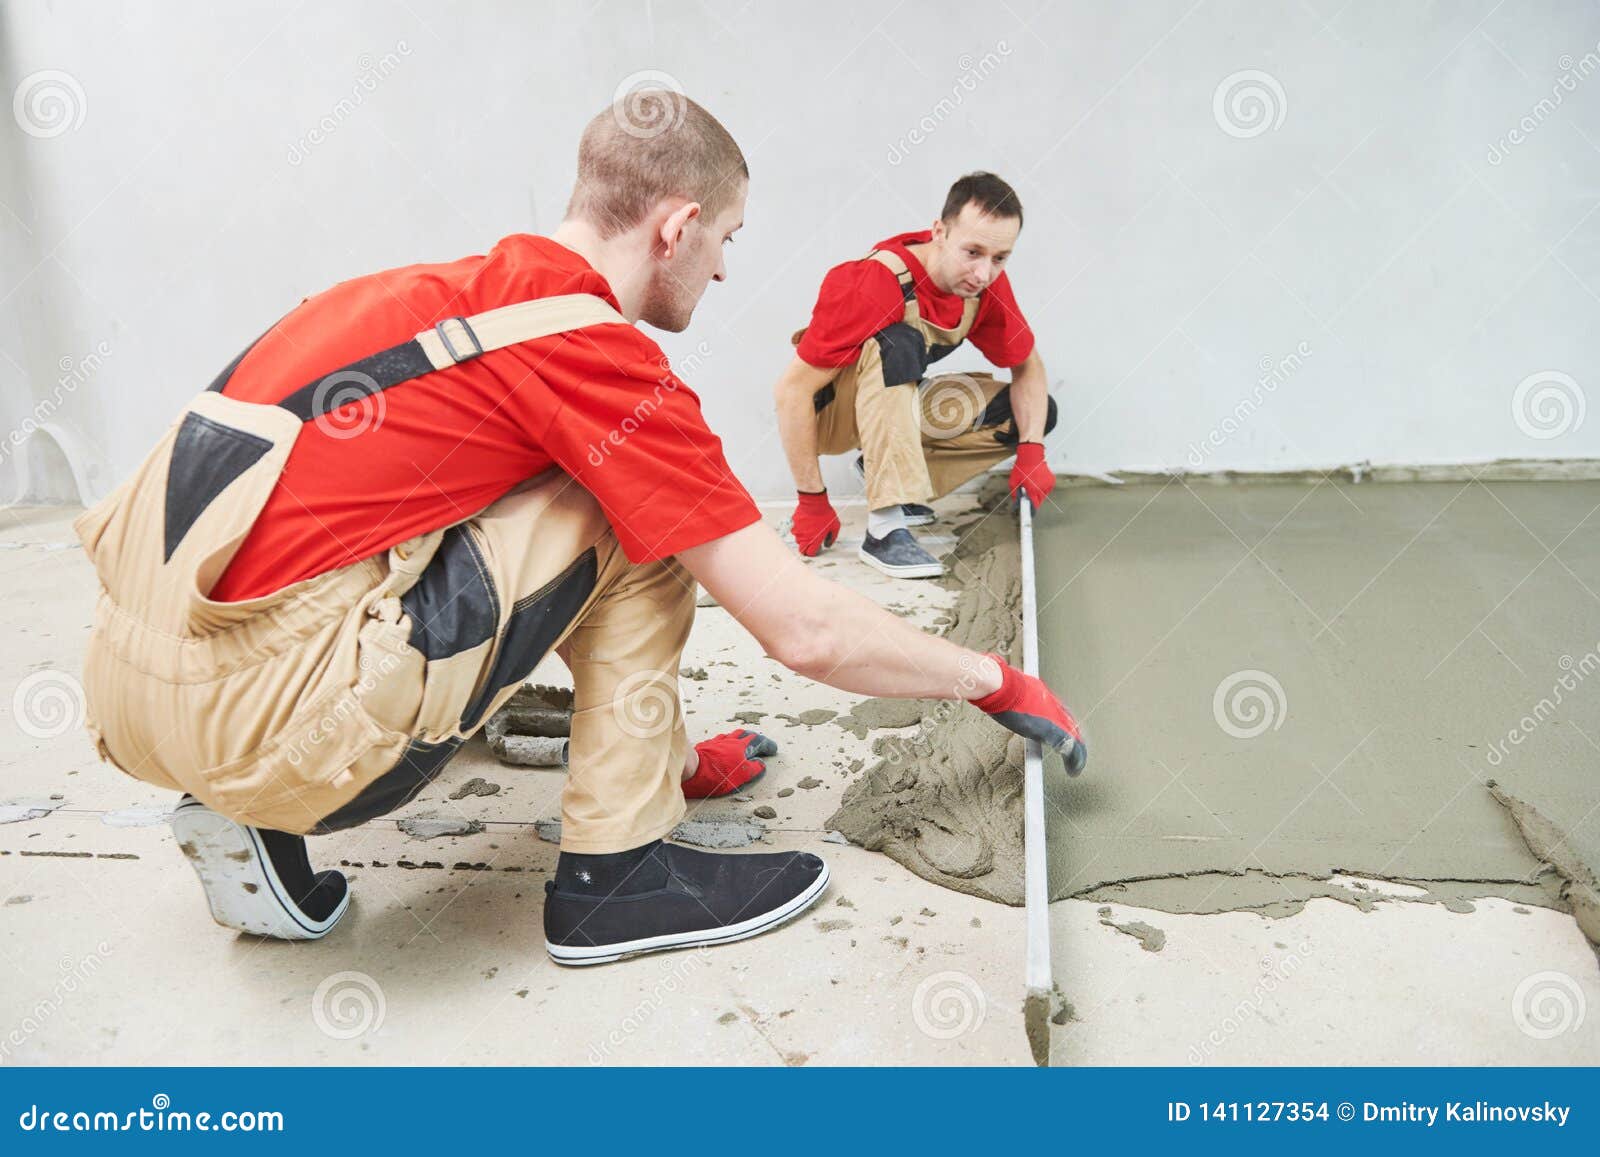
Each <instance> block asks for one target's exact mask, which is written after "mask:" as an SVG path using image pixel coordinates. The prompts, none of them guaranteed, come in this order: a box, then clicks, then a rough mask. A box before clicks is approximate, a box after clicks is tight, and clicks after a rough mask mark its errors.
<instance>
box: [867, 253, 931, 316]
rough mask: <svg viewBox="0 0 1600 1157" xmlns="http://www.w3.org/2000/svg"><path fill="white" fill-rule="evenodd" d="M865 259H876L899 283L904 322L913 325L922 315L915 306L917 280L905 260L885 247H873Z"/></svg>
mask: <svg viewBox="0 0 1600 1157" xmlns="http://www.w3.org/2000/svg"><path fill="white" fill-rule="evenodd" d="M865 260H868V261H876V262H877V263H878V264H879V265H882V266H883V267H884V268H885V269H887V270H888V271H889V272H890V273H892V274H894V277H895V280H896V281H898V282H899V283H900V296H901V297H902V298H904V299H905V303H906V313H905V319H904V320H905V323H906V324H907V325H915V324H916V323H917V320H918V318H920V317H921V316H922V314H921V311H920V310H919V309H918V308H917V280H916V278H914V277H913V276H912V275H911V270H910V269H908V268H907V267H906V263H905V260H904V259H903V258H902V257H901V256H900V255H899V254H898V253H891V252H890V251H889V250H887V249H874V250H873V251H872V252H871V253H869V254H867V256H866V258H865Z"/></svg>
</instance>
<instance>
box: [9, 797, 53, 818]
mask: <svg viewBox="0 0 1600 1157" xmlns="http://www.w3.org/2000/svg"><path fill="white" fill-rule="evenodd" d="M60 806H61V804H60V802H58V801H56V800H40V799H25V800H22V801H21V802H19V803H8V804H0V824H20V823H24V822H26V821H27V820H38V819H43V818H44V817H45V816H47V815H49V814H50V813H51V812H53V811H55V810H56V809H57V808H58V807H60Z"/></svg>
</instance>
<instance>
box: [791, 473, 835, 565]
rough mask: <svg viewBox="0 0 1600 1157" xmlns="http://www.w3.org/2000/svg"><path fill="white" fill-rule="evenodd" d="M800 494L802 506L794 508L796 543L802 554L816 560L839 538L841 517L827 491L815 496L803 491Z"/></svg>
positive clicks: (821, 491)
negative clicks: (819, 554) (818, 555)
mask: <svg viewBox="0 0 1600 1157" xmlns="http://www.w3.org/2000/svg"><path fill="white" fill-rule="evenodd" d="M799 494H800V505H799V506H796V507H795V508H794V543H795V545H796V546H798V547H799V548H800V553H801V554H803V555H805V556H806V557H807V558H814V557H815V556H816V555H817V553H818V552H819V551H822V550H823V549H825V548H827V547H830V546H832V545H833V540H834V539H836V538H838V537H839V516H838V515H837V514H835V513H834V512H833V504H832V503H831V502H829V501H828V492H827V491H826V490H818V491H817V492H816V493H815V494H813V493H811V492H809V491H806V490H802V491H800V492H799Z"/></svg>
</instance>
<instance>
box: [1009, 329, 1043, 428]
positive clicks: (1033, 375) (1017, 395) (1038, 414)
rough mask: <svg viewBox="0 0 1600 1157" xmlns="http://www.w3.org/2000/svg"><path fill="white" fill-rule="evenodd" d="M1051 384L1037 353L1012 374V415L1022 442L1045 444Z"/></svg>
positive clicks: (1030, 355) (1031, 355)
mask: <svg viewBox="0 0 1600 1157" xmlns="http://www.w3.org/2000/svg"><path fill="white" fill-rule="evenodd" d="M1049 394H1050V383H1049V379H1048V378H1047V377H1046V375H1045V371H1044V362H1043V360H1042V359H1040V357H1039V351H1038V350H1035V351H1034V352H1033V353H1031V354H1029V355H1028V360H1027V361H1025V362H1023V363H1022V364H1021V365H1019V366H1018V367H1017V368H1016V369H1014V370H1013V371H1012V372H1011V412H1012V414H1013V415H1014V416H1015V417H1016V420H1017V436H1018V438H1019V439H1020V440H1021V441H1023V442H1042V441H1044V424H1045V416H1046V414H1047V412H1048V410H1049V404H1050V403H1049Z"/></svg>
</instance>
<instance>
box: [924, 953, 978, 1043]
mask: <svg viewBox="0 0 1600 1157" xmlns="http://www.w3.org/2000/svg"><path fill="white" fill-rule="evenodd" d="M988 1011H989V998H988V997H987V996H986V995H985V994H984V991H983V986H982V985H980V984H979V983H978V982H977V981H976V980H974V979H973V978H972V977H971V976H968V975H967V974H966V973H965V972H956V971H954V970H951V971H948V972H935V973H934V974H933V975H932V976H925V977H923V979H922V983H920V984H918V985H917V990H916V991H915V992H913V993H912V994H911V1019H912V1020H914V1021H915V1022H916V1025H917V1027H918V1028H919V1029H921V1030H922V1031H923V1033H924V1034H925V1035H927V1036H930V1037H932V1038H933V1039H934V1040H955V1039H956V1038H957V1037H959V1036H965V1035H966V1034H967V1033H971V1032H977V1031H978V1030H979V1029H980V1028H982V1027H983V1018H984V1016H985V1015H986V1014H987V1013H988Z"/></svg>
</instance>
